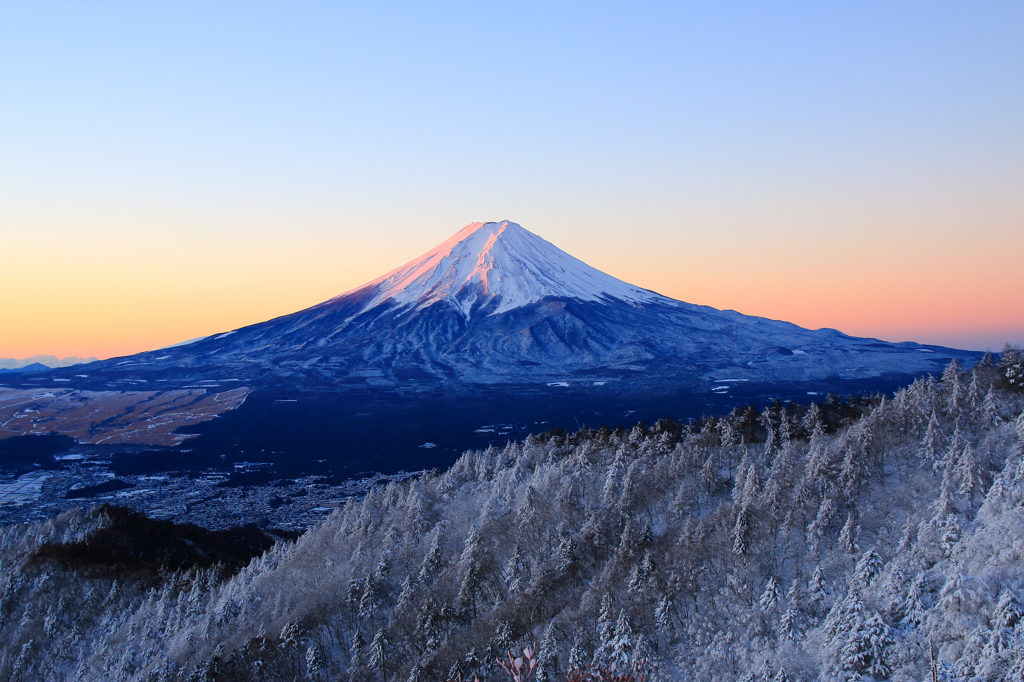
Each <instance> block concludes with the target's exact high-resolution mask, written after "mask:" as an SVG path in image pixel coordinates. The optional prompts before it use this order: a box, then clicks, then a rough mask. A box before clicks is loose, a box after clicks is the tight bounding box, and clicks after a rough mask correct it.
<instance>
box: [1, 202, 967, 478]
mask: <svg viewBox="0 0 1024 682" xmlns="http://www.w3.org/2000/svg"><path fill="white" fill-rule="evenodd" d="M954 358H955V359H958V360H959V361H961V362H962V363H964V364H968V365H969V364H971V363H973V362H975V361H976V360H977V359H978V358H980V354H979V353H974V352H971V351H961V350H954V349H949V348H942V347H938V346H926V345H921V344H917V343H888V342H884V341H879V340H877V339H867V338H857V337H852V336H848V335H846V334H843V333H841V332H839V331H836V330H833V329H818V330H809V329H804V328H802V327H799V326H797V325H794V324H790V323H788V322H780V321H775V320H769V319H765V318H760V317H752V316H748V315H742V314H740V313H738V312H734V311H730V310H717V309H715V308H710V307H707V306H701V305H694V304H691V303H685V302H682V301H677V300H674V299H672V298H669V297H667V296H663V295H661V294H658V293H655V292H653V291H649V290H647V289H643V288H640V287H637V286H633V285H631V284H628V283H626V282H623V281H621V280H618V279H616V278H614V277H612V276H610V275H608V274H605V273H603V272H601V271H599V270H597V269H595V268H593V267H591V266H589V265H587V264H586V263H583V262H582V261H580V260H578V259H576V258H574V257H573V256H571V255H569V254H568V253H566V252H564V251H562V250H561V249H559V248H557V247H555V246H554V245H552V244H550V243H549V242H547V241H545V240H544V239H542V238H540V237H539V236H537V235H535V234H533V233H532V232H530V231H528V230H526V229H524V228H523V227H521V226H520V225H518V224H516V223H513V222H509V221H503V222H489V223H472V224H470V225H467V226H466V227H465V228H463V229H462V230H461V231H460V232H458V233H457V234H455V235H454V236H453V237H452V238H450V239H449V240H447V241H445V242H443V243H442V244H440V245H439V246H437V247H436V248H434V249H432V250H431V251H429V252H427V253H425V254H423V255H422V256H421V257H419V258H416V259H414V260H413V261H411V262H409V263H407V264H405V265H403V266H401V267H399V268H397V269H396V270H393V271H391V272H389V273H387V274H385V275H383V276H382V277H380V278H378V279H376V280H373V281H372V282H369V283H367V284H365V285H363V286H361V287H358V288H356V289H353V290H352V291H349V292H346V293H344V294H342V295H340V296H337V297H336V298H333V299H331V300H329V301H325V302H324V303H321V304H319V305H315V306H313V307H311V308H307V309H305V310H301V311H299V312H296V313H292V314H290V315H285V316H282V317H278V318H275V319H272V320H269V321H266V322H261V323H258V324H253V325H250V326H247V327H242V328H240V329H234V330H229V331H224V332H222V333H218V334H214V335H211V336H208V337H204V338H201V339H197V340H193V341H189V342H186V343H182V344H178V345H176V346H173V347H168V348H163V349H160V350H155V351H149V352H145V353H139V354H137V355H132V356H127V357H121V358H112V359H109V360H105V361H101V362H94V363H91V364H89V365H87V366H79V367H73V368H66V369H57V370H52V371H50V372H46V373H25V374H18V375H16V376H15V377H10V378H8V377H4V378H3V380H2V381H3V382H4V383H5V385H7V386H17V387H20V388H21V389H25V388H26V387H39V388H42V387H45V386H51V387H54V388H56V387H60V388H62V389H64V390H66V391H80V392H82V391H92V392H93V393H96V392H105V393H104V395H106V394H107V393H109V392H114V393H115V394H116V393H117V392H127V391H131V392H134V394H135V395H140V396H143V398H140V399H139V400H141V401H142V402H141V403H140V404H141V405H148V404H150V403H151V402H152V400H151V399H150V398H148V397H145V395H148V394H145V392H148V391H157V392H163V393H167V392H168V391H178V392H180V393H182V394H183V395H184V394H186V393H187V400H193V401H198V400H200V399H202V400H206V401H207V403H211V400H210V399H213V400H212V402H217V401H219V402H217V404H220V405H225V407H224V409H225V410H228V411H229V412H230V414H228V413H224V414H220V417H219V418H218V419H212V417H205V419H207V422H208V423H203V424H198V425H196V422H199V421H202V419H203V418H201V417H196V416H194V415H193V416H192V422H191V424H193V425H192V426H191V427H190V428H191V429H192V430H193V431H198V432H199V433H200V437H199V438H197V439H195V440H191V441H189V444H190V447H199V446H201V445H202V444H203V443H206V444H207V445H206V447H207V450H208V452H209V453H210V454H213V453H218V452H219V453H221V454H219V455H218V456H222V455H223V451H224V449H225V448H231V447H235V448H237V449H238V450H242V449H244V448H246V447H248V448H249V449H250V450H249V451H250V452H251V451H252V450H253V449H255V450H256V451H257V452H271V451H272V452H279V453H284V452H293V453H294V452H295V449H296V447H298V446H296V443H300V442H301V443H304V444H303V445H302V446H301V447H302V448H303V451H304V452H307V453H308V455H307V456H309V457H313V456H314V455H315V454H316V453H320V452H322V451H323V450H324V449H325V448H330V447H333V448H337V447H339V444H341V445H343V446H344V447H345V448H347V450H346V451H347V452H348V453H349V456H351V455H352V453H355V452H356V451H357V450H359V451H362V452H363V460H364V461H365V462H366V465H367V466H373V467H374V468H376V469H377V470H380V469H381V468H384V467H382V466H381V465H380V463H379V460H380V457H381V456H384V455H387V456H388V457H391V456H392V455H393V454H394V453H396V452H399V451H402V452H405V453H409V452H412V453H414V454H415V453H417V452H418V453H419V454H420V455H422V454H423V453H424V451H423V450H419V451H417V450H416V448H417V447H418V446H419V447H423V446H427V447H429V446H432V445H438V444H440V445H438V447H441V446H445V447H448V449H449V450H450V451H451V452H453V453H455V454H458V452H461V449H465V448H466V447H472V446H475V445H482V444H484V443H483V441H480V440H479V439H480V438H483V439H485V440H486V439H491V440H494V439H501V438H504V437H506V436H510V435H512V434H513V433H514V432H513V431H509V429H511V428H512V425H515V428H516V429H521V430H522V429H525V430H527V432H528V431H529V430H534V431H535V430H543V429H544V428H546V427H542V426H541V425H544V424H546V425H549V426H559V427H561V428H571V427H573V426H575V425H578V424H581V423H584V422H585V423H588V424H590V425H600V424H609V425H612V426H614V425H615V424H616V423H623V422H627V421H630V422H635V421H637V419H648V420H650V419H656V418H659V417H662V416H668V415H672V416H676V417H689V416H700V414H702V413H709V412H715V411H728V410H729V409H730V408H731V407H732V406H737V405H741V404H747V403H757V402H762V403H763V402H766V401H768V400H772V399H792V400H798V399H799V400H803V401H806V400H808V394H812V395H813V394H817V395H822V396H824V394H825V393H828V392H833V393H850V392H858V391H865V390H870V391H877V390H893V389H895V388H897V387H899V386H901V385H904V384H906V383H908V382H909V381H910V380H912V379H913V378H914V377H917V376H921V375H924V374H927V373H932V374H938V373H940V372H941V371H942V369H943V367H945V365H947V364H948V363H949V362H950V360H952V359H954ZM51 382H59V383H51ZM243 389H244V390H243ZM231 391H234V392H231ZM144 394H145V395H144ZM210 394H213V395H210ZM19 395H20V394H19ZM204 396H205V397H204ZM219 396H228V397H227V398H222V397H219ZM73 397H74V396H71V395H70V394H69V396H67V397H66V398H67V400H71V399H72V398H73ZM172 397H173V398H174V400H175V401H177V400H179V398H178V397H175V396H172ZM228 399H230V404H229V403H225V402H224V401H225V400H228ZM812 399H813V398H812ZM180 400H186V398H180ZM168 401H169V402H170V401H171V399H170V398H168ZM207 403H204V404H207ZM242 403H244V406H241V407H236V406H239V405H242ZM174 404H175V405H176V404H178V403H177V402H175V403H174ZM132 409H135V408H132ZM140 409H141V408H140ZM175 409H177V408H175ZM204 409H207V410H208V411H207V412H203V414H213V412H211V411H209V410H210V409H212V408H204ZM129 411H130V410H129ZM400 415H405V416H400ZM161 418H162V417H161ZM119 419H121V421H122V422H123V421H125V419H126V417H124V416H123V415H122V416H121V417H119ZM154 419H155V417H154ZM374 419H376V420H377V421H376V422H374ZM371 422H373V424H375V426H373V427H372V428H371V427H370V426H368V424H370V423H371ZM162 423H163V422H162ZM502 423H505V424H506V426H507V427H508V428H504V430H503V428H499V426H496V425H500V424H502ZM47 428H49V427H48V426H47ZM125 428H129V427H125ZM147 428H152V427H147ZM168 428H170V427H165V428H164V430H165V431H166V430H167V429H168ZM90 429H91V430H90V433H92V434H93V438H94V440H95V441H96V442H100V439H101V435H97V434H96V433H95V428H93V427H90ZM56 431H57V432H59V431H60V430H59V429H56ZM460 433H461V434H464V435H466V434H468V435H467V437H466V438H462V439H461V440H460V438H459V437H457V436H458V434H460ZM211 434H219V435H217V436H216V437H215V435H211ZM369 434H374V435H373V437H371V436H370V435H369ZM403 434H404V435H403ZM472 434H477V435H476V436H472V438H477V440H472V438H470V437H469V436H470V435H472ZM480 434H483V435H480ZM119 437H121V436H119ZM132 437H134V436H132ZM123 438H128V437H127V436H125V437H123ZM311 438H313V439H314V440H316V442H315V443H313V444H312V445H310V439H311ZM374 439H376V440H374ZM381 439H383V440H381ZM389 439H390V440H389ZM385 441H386V442H385ZM103 442H106V441H103ZM502 442H503V441H502ZM240 443H241V444H240ZM452 456H454V455H452ZM399 459H400V458H399ZM420 459H422V458H420ZM406 460H407V461H409V462H413V464H414V465H415V464H416V462H418V461H419V460H417V457H414V456H409V457H407V458H406ZM414 460H416V462H414ZM316 461H321V460H316ZM389 461H396V460H394V459H392V460H389Z"/></svg>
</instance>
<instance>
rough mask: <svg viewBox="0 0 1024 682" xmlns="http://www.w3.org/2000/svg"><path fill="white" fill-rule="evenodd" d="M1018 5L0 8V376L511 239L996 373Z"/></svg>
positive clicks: (709, 299) (268, 310) (1006, 285)
mask: <svg viewBox="0 0 1024 682" xmlns="http://www.w3.org/2000/svg"><path fill="white" fill-rule="evenodd" d="M1022 33H1024V7H1022V6H1021V5H1020V3H1013V2H993V3H985V4H982V5H978V4H973V5H965V4H957V3H924V2H910V3H900V4H899V5H893V4H891V3H882V2H868V3H857V4H856V5H834V6H824V5H821V4H815V3H773V4H771V5H765V4H764V3H724V4H723V3H704V4H703V6H696V5H687V4H685V3H646V4H641V5H637V4H636V3H628V4H627V3H601V2H588V3H558V4H557V7H552V6H550V3H531V2H520V3H504V4H487V5H486V6H483V5H480V4H478V3H461V4H460V3H440V4H438V3H431V4H429V5H422V4H419V5H417V4H412V3H371V4H366V3H363V4H355V3H319V2H309V3H288V4H285V3H261V4H256V5H253V4H250V3H216V4H213V5H211V4H209V3H205V4H204V3H175V4H173V5H165V6H157V5H147V4H145V3H143V4H141V5H140V4H139V3H90V4H89V5H72V4H61V3H47V2H42V3H27V2H13V3H6V4H5V5H4V8H3V9H2V10H0V60H2V62H3V63H4V64H5V65H7V68H4V69H2V70H0V91H2V92H4V93H5V94H4V96H3V97H2V98H0V130H3V131H4V134H3V135H0V160H2V161H0V357H28V356H32V355H36V354H40V353H45V354H52V355H57V356H68V355H77V356H88V355H97V356H100V357H109V356H112V355H120V354H126V353H130V352H136V351H141V350H145V349H151V348H157V347H160V346H165V345H168V344H171V343H174V342H177V341H182V340H185V339H189V338H194V337H197V336H203V335H207V334H211V333H215V332H217V331H221V330H225V329H231V328H235V327H239V326H242V325H245V324H249V323H253V322H257V321H260V320H264V319H268V318H271V317H274V316H277V315H281V314H286V313H289V312H292V311H295V310H299V309H301V308H304V307H306V306H309V305H312V304H315V303H318V302H320V301H323V300H326V299H329V298H331V297H333V296H336V295H338V294H339V293H341V292H343V291H347V290H349V289H352V288H354V287H357V286H359V285H361V284H363V283H365V282H368V281H370V280H373V279H374V278H376V277H379V276H380V275H381V274H382V273H385V272H389V271H391V270H393V269H394V268H396V267H398V266H400V265H401V264H402V263H405V262H408V261H409V260H410V259H412V258H414V257H416V256H418V255H419V254H421V253H423V252H425V251H427V250H429V249H430V248H432V247H434V246H436V245H437V244H438V243H439V242H440V241H442V240H444V239H446V238H448V237H449V236H451V235H452V234H453V233H454V232H455V231H456V230H457V229H458V228H459V226H461V225H465V224H467V223H469V222H471V221H488V220H501V219H506V218H507V219H510V220H514V221H516V222H518V223H521V224H522V225H523V226H525V227H526V228H527V229H529V230H530V231H532V232H534V233H536V234H538V235H540V236H541V237H543V238H544V239H546V240H548V241H550V242H553V243H555V244H557V245H558V246H559V247H561V248H562V249H564V250H565V251H567V252H568V253H571V254H573V256H575V257H577V258H579V259H581V260H583V261H585V262H586V263H589V264H590V265H593V266H594V267H596V268H598V269H599V270H601V271H603V272H605V273H608V274H610V275H613V276H614V277H617V278H619V279H622V280H624V281H626V282H629V283H631V284H634V285H636V286H638V287H642V288H645V289H652V290H654V291H657V292H659V293H662V294H665V295H667V296H670V297H672V298H676V299H680V300H684V301H688V302H691V303H698V304H705V305H711V306H715V307H718V308H728V309H735V310H738V311H740V312H743V313H746V314H752V315H761V316H766V317H771V318H775V319H785V320H788V321H791V322H795V323H797V324H800V325H802V326H805V327H811V328H817V327H833V328H838V329H841V330H843V331H844V332H847V333H850V334H855V335H859V336H875V337H879V338H883V339H886V340H890V341H903V340H914V341H919V342H925V343H940V344H944V345H950V346H957V347H963V348H971V349H986V348H992V349H998V348H999V347H1001V346H1002V344H1003V343H1004V342H1006V341H1011V342H1024V315H1022V314H1021V312H1020V311H1022V310H1024V274H1022V273H1024V271H1022V269H1021V268H1020V267H1019V262H1020V254H1021V253H1024V229H1021V226H1022V225H1024V192H1021V191H1020V188H1021V187H1024V126H1021V125H1020V121H1021V120H1024V42H1022V41H1021V40H1020V35H1022Z"/></svg>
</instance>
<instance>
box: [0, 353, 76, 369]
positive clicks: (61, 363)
mask: <svg viewBox="0 0 1024 682" xmlns="http://www.w3.org/2000/svg"><path fill="white" fill-rule="evenodd" d="M86 362H96V356H89V357H88V358H79V357H75V356H73V355H72V356H71V357H67V358H58V357H57V356H56V355H33V356H32V357H30V358H21V359H18V358H0V371H3V370H5V369H7V370H11V369H13V370H26V368H28V367H34V366H35V365H41V366H42V369H52V368H54V367H70V366H72V365H80V364H83V363H86ZM30 371H36V370H34V369H33V370H30Z"/></svg>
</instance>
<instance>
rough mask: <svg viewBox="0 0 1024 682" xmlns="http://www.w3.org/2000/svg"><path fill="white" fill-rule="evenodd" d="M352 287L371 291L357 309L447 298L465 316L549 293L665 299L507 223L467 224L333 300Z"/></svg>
mask: <svg viewBox="0 0 1024 682" xmlns="http://www.w3.org/2000/svg"><path fill="white" fill-rule="evenodd" d="M356 292H366V293H369V294H371V296H370V297H369V299H368V300H367V303H366V306H365V308H364V309H369V308H372V307H374V306H376V305H379V304H380V303H383V302H385V301H388V300H391V301H393V302H395V303H397V304H399V305H403V306H413V308H414V309H419V308H423V307H426V306H429V305H431V304H433V303H437V302H439V301H447V302H448V303H450V304H451V305H452V306H453V307H455V308H456V309H458V310H460V311H462V313H463V315H465V316H467V317H468V316H469V315H470V313H471V311H472V310H473V309H474V308H475V307H478V306H486V310H487V314H489V315H496V314H498V313H503V312H506V311H509V310H513V309H515V308H520V307H522V306H524V305H528V304H530V303H536V302H538V301H540V300H542V299H543V298H545V297H549V296H550V297H555V298H571V299H576V300H579V301H607V300H609V299H618V300H620V301H625V302H627V303H631V304H635V305H642V304H643V303H645V302H652V301H657V300H662V301H664V300H666V298H665V297H664V296H661V295H660V294H656V293H654V292H653V291H648V290H647V289H641V288H640V287H635V286H633V285H632V284H628V283H626V282H623V281H622V280H619V279H616V278H614V277H612V276H610V275H606V274H605V273H603V272H601V271H600V270H598V269H596V268H593V267H591V266H589V265H587V264H586V263H584V262H583V261H581V260H579V259H578V258H574V257H573V256H570V255H569V254H568V253H566V252H565V251H562V250H561V249H559V248H558V247H557V246H555V245H554V244H551V243H550V242H547V241H545V240H544V239H541V238H540V237H538V236H537V235H535V234H534V233H532V232H530V231H529V230H526V229H524V228H523V227H522V226H521V225H519V224H517V223H513V222H510V221H508V220H504V221H502V222H500V223H494V222H490V223H471V224H469V225H467V226H466V227H465V228H463V229H462V230H461V231H460V232H458V233H457V234H456V235H455V236H453V237H452V238H451V239H448V240H447V241H445V242H443V243H441V244H440V245H438V246H437V247H436V248H434V249H431V250H430V251H428V252H427V253H425V254H423V255H422V256H420V257H419V258H416V259H414V260H412V261H410V262H408V263H406V264H405V265H403V266H402V267H400V268H397V269H395V270H392V271H391V272H389V273H387V274H386V275H384V276H382V277H380V278H378V279H375V280H374V281H372V282H370V283H369V284H366V285H364V286H362V287H359V288H358V289H355V290H353V291H350V292H347V293H345V294H342V295H341V296H339V297H338V299H342V298H345V297H347V296H350V295H352V294H353V293H356ZM338 299H335V300H338Z"/></svg>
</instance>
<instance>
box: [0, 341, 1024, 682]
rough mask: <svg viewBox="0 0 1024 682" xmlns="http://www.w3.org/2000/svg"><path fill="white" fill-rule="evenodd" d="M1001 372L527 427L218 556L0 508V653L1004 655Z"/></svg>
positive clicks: (1016, 524) (1014, 608)
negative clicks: (708, 411)
mask: <svg viewBox="0 0 1024 682" xmlns="http://www.w3.org/2000/svg"><path fill="white" fill-rule="evenodd" d="M1013 376H1015V375H1013ZM1011 378H1012V376H1011ZM1014 381H1017V382H1018V383H1014V384H1011V383H1010V381H1009V379H1008V378H1007V375H1006V372H1005V371H1002V370H1000V369H999V368H997V367H996V366H994V365H993V364H992V363H991V362H987V361H983V362H982V363H980V364H979V365H978V366H977V367H975V368H973V369H972V370H971V371H966V372H965V371H962V370H961V369H960V368H959V367H958V366H956V365H955V364H953V365H951V366H950V367H949V368H948V369H947V370H946V372H945V373H944V374H943V376H942V377H941V378H939V379H932V378H927V379H922V380H919V381H917V382H916V383H915V384H913V385H912V386H909V387H907V388H906V389H904V390H902V391H900V392H899V393H897V394H896V395H895V396H894V397H893V396H887V397H883V396H870V397H860V398H851V399H848V400H842V401H840V400H837V399H834V398H830V399H829V400H828V401H826V402H824V403H822V404H820V405H809V406H795V405H786V406H783V405H781V404H776V405H774V406H772V407H769V408H767V409H764V410H763V411H760V410H754V409H747V410H739V411H736V412H734V413H733V414H731V415H729V416H727V417H722V418H708V419H705V420H702V421H701V422H700V423H697V424H695V425H691V426H686V427H681V426H680V425H678V424H675V423H673V422H669V421H663V422H659V423H657V424H655V425H653V426H651V427H649V428H644V427H642V426H637V427H635V428H633V429H632V430H629V431H615V432H612V431H609V430H600V431H594V430H587V429H584V430H582V431H580V432H578V433H572V434H569V433H552V434H544V435H543V436H539V437H530V438H528V439H527V440H526V441H524V442H520V443H510V444H509V445H508V446H506V447H504V448H502V449H490V450H487V451H486V452H474V453H467V454H466V455H464V456H463V457H462V458H461V459H460V460H459V461H458V462H457V463H456V464H455V465H454V466H453V467H452V468H451V469H450V470H449V471H447V472H445V473H442V474H430V475H424V476H422V477H419V478H417V479H414V480H410V481H407V482H405V483H402V484H394V483H391V484H388V485H387V486H386V487H381V488H377V489H375V490H373V491H372V492H371V493H370V494H368V495H367V496H366V497H365V498H363V499H361V500H359V501H353V502H350V503H349V504H348V505H347V506H346V507H345V508H344V509H341V510H339V511H337V512H336V513H334V514H333V515H332V516H331V517H330V518H329V519H327V520H326V521H325V522H324V523H323V524H321V525H320V526H318V527H316V528H314V529H312V530H310V531H309V532H307V533H306V534H305V535H303V536H302V537H300V538H299V539H298V540H297V541H294V542H290V541H281V542H278V543H277V544H275V545H274V546H273V548H271V549H270V550H269V551H267V552H266V553H265V554H263V555H262V556H261V557H259V558H257V559H254V560H252V562H251V563H249V565H248V566H246V567H245V568H242V569H241V570H238V571H237V572H233V571H232V570H227V569H225V568H224V567H223V566H222V565H219V564H214V565H212V566H207V567H204V565H203V564H202V563H201V562H200V563H196V562H193V563H192V564H189V566H188V567H172V566H166V565H165V566H163V567H162V568H159V570H145V571H140V570H128V569H124V570H121V569H116V570H112V569H111V566H112V564H109V563H108V564H102V565H101V564H89V563H88V562H85V563H83V562H77V563H76V562H69V561H68V560H66V558H64V557H66V556H67V555H68V553H67V552H62V551H60V550H61V548H67V547H70V546H73V545H75V543H78V546H81V544H82V543H85V544H88V543H89V542H90V541H91V539H92V538H95V537H97V534H99V533H102V532H103V529H104V528H105V527H109V525H110V524H111V523H112V520H111V518H112V517H111V512H110V511H109V510H107V511H100V512H94V513H88V514H87V513H69V514H65V515H63V516H61V517H59V518H57V519H54V520H52V521H49V522H46V523H43V524H39V525H36V526H32V527H25V526H21V527H8V528H5V529H2V531H0V559H2V566H0V572H2V574H0V641H2V642H4V644H3V645H2V646H3V649H2V654H0V655H2V658H0V678H3V679H8V680H100V679H102V680H297V679H311V680H361V681H362V680H370V681H373V680H382V681H390V680H441V681H443V680H448V679H455V678H457V677H458V676H459V675H460V674H461V675H462V676H463V677H464V678H466V679H472V676H473V675H479V676H480V678H481V679H482V680H488V679H493V680H497V679H503V675H504V673H502V672H501V670H500V669H499V668H497V666H496V664H495V662H494V661H495V659H496V658H497V657H498V656H499V655H501V654H502V653H503V652H504V651H505V650H507V649H509V648H512V647H514V646H518V647H520V648H521V647H522V646H523V645H525V644H527V643H530V642H534V641H536V642H537V649H538V656H539V660H540V665H539V667H538V669H537V671H536V676H537V677H538V678H540V679H548V680H557V679H565V674H564V673H565V671H566V669H568V668H576V667H583V666H606V667H609V668H612V669H616V668H619V669H624V668H626V667H627V666H629V665H632V664H634V663H636V662H637V661H640V660H643V659H646V661H647V662H646V668H647V670H648V672H649V674H650V679H654V680H690V679H693V680H751V681H753V680H778V681H782V680H791V681H794V682H795V681H797V680H818V679H820V680H844V679H846V680H861V679H878V680H882V679H893V680H924V679H928V678H929V675H930V666H931V661H932V660H933V658H934V662H935V663H934V664H935V667H936V669H937V670H938V675H939V676H940V679H945V680H1024V619H1022V606H1021V600H1022V599H1024V457H1022V456H1024V414H1022V408H1024V396H1022V394H1021V393H1020V392H1019V377H1018V378H1016V379H1014ZM172 571H174V572H172Z"/></svg>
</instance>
